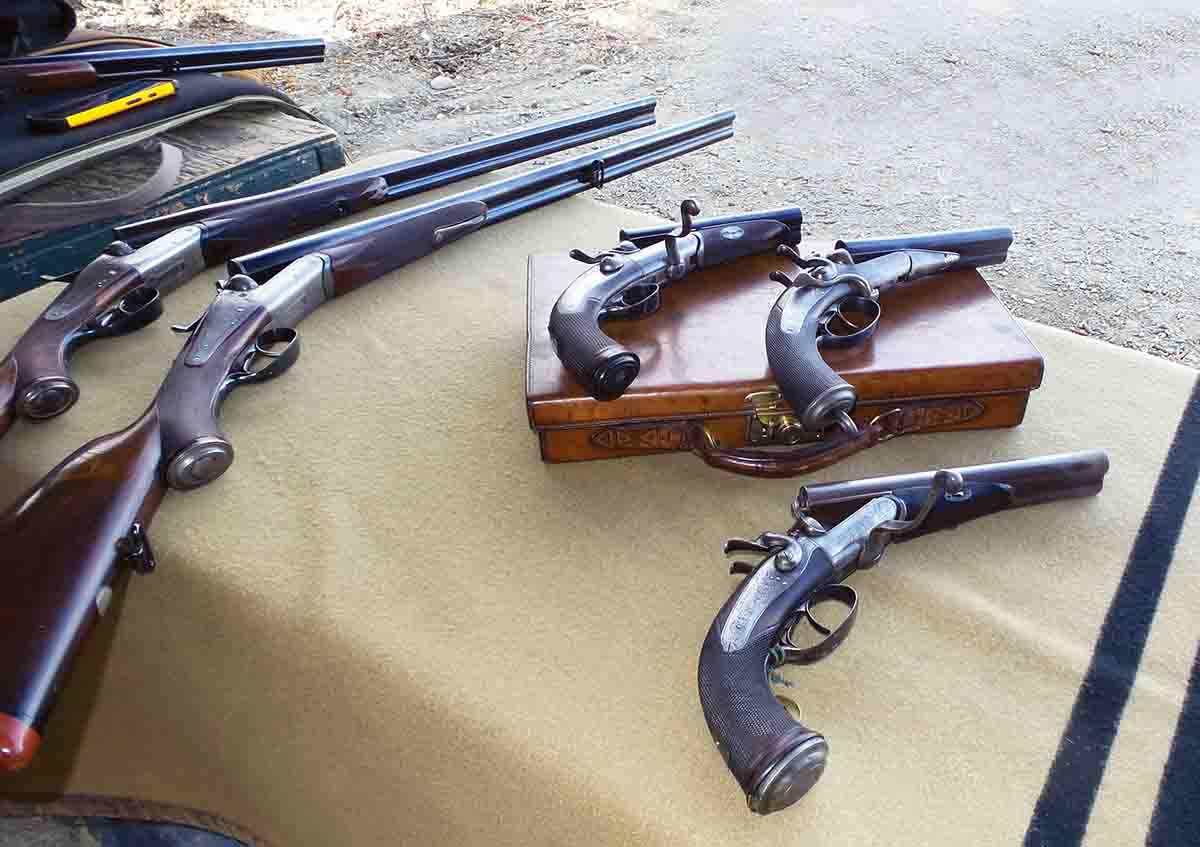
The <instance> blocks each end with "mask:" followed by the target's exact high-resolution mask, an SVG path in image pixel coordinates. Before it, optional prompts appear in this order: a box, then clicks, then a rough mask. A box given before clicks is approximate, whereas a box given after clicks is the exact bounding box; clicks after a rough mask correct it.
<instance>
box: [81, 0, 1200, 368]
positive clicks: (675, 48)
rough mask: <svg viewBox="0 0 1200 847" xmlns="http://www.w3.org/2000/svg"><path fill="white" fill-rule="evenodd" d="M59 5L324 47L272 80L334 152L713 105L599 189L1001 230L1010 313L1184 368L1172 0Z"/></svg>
mask: <svg viewBox="0 0 1200 847" xmlns="http://www.w3.org/2000/svg"><path fill="white" fill-rule="evenodd" d="M77 5H78V7H79V12H80V19H81V21H83V22H84V24H85V25H93V26H97V27H103V28H109V29H120V30H124V31H130V32H136V33H141V34H149V35H155V36H158V37H161V38H164V39H168V40H171V41H175V42H178V43H188V42H197V41H213V40H222V39H224V40H239V39H247V38H263V37H278V36H284V35H286V36H296V35H322V36H324V37H325V38H326V39H328V40H329V41H330V54H329V58H328V60H327V61H326V63H325V64H324V65H319V66H311V67H303V68H288V69H281V70H279V71H277V72H273V74H272V76H271V80H272V81H273V82H275V83H276V84H278V85H280V86H281V87H283V88H284V89H285V90H287V91H288V92H289V93H290V94H291V95H292V96H293V97H294V98H295V99H296V100H297V101H298V102H299V103H300V104H301V105H302V106H304V107H306V108H308V109H309V110H310V111H312V112H313V113H314V114H316V115H318V116H319V117H321V118H322V119H323V120H325V121H326V122H328V123H329V124H331V125H332V126H333V127H335V128H336V129H337V130H338V131H339V132H340V133H341V134H342V136H343V139H344V142H345V144H346V147H347V149H348V151H349V152H350V153H351V154H352V155H355V156H360V155H366V154H370V153H374V152H379V151H382V150H387V149H389V148H416V149H436V148H438V147H443V146H447V145H451V144H456V143H460V142H463V141H466V140H470V139H474V138H478V137H480V136H484V135H488V134H491V133H493V132H497V131H501V130H504V129H509V128H513V127H516V126H519V125H522V124H529V123H533V122H537V121H541V120H545V119H548V118H551V117H555V116H560V115H563V114H567V113H570V112H574V111H580V110H585V109H587V108H589V107H592V108H595V107H598V106H600V105H602V104H608V103H615V102H618V101H621V100H626V99H631V98H634V97H637V96H645V95H651V94H652V95H655V96H657V97H658V98H659V108H658V115H659V124H660V125H667V124H670V123H673V122H676V121H679V120H682V119H685V118H688V117H693V116H699V115H701V114H705V113H708V112H711V111H715V110H718V109H726V108H732V109H735V110H736V111H737V112H738V120H737V124H736V128H737V135H736V136H735V138H734V139H732V140H731V141H727V142H724V143H722V144H720V145H716V146H714V147H711V148H708V149H707V150H705V151H702V152H699V153H695V154H692V155H690V156H687V157H685V158H683V159H681V160H678V161H675V162H671V163H668V164H665V165H660V166H657V167H655V168H652V169H649V170H647V171H644V172H642V173H639V174H635V175H633V176H631V177H627V178H625V179H623V180H621V181H620V182H618V183H613V184H612V185H610V186H609V187H607V188H605V189H604V191H603V192H601V193H600V194H601V196H602V198H603V199H607V200H609V201H612V202H616V203H620V204H624V205H626V206H629V207H632V208H639V209H646V210H650V211H653V212H656V213H658V214H662V215H669V216H671V217H675V216H677V210H678V204H679V201H680V200H681V199H682V198H685V197H691V198H694V199H695V200H696V201H697V202H698V203H699V204H700V207H701V209H702V210H703V212H704V213H705V214H719V213H725V212H732V211H738V210H745V209H752V208H761V207H767V206H776V205H784V204H789V203H794V204H797V205H799V206H801V207H802V208H803V209H804V211H805V214H806V217H807V222H808V224H809V225H808V226H806V231H807V232H811V233H812V234H814V235H822V236H836V237H854V236H862V235H869V234H886V233H901V232H911V231H919V230H932V229H948V228H958V227H971V226H983V225H990V224H1007V225H1010V226H1012V227H1013V229H1014V230H1015V231H1016V234H1017V236H1016V242H1015V243H1014V245H1013V249H1012V252H1011V253H1010V258H1009V261H1008V263H1007V264H1006V265H1004V266H1001V267H999V268H993V269H989V271H988V278H989V281H991V282H992V284H993V286H994V287H995V288H996V289H997V291H998V292H999V294H1000V295H1001V297H1002V298H1003V299H1004V301H1005V302H1006V303H1007V304H1008V306H1009V307H1010V308H1011V309H1012V310H1013V312H1015V313H1016V314H1018V315H1020V316H1021V317H1025V318H1030V319H1032V320H1036V321H1041V322H1043V323H1048V324H1052V325H1054V326H1058V327H1062V328H1064V329H1068V330H1071V331H1074V332H1077V333H1080V334H1083V335H1090V336H1094V337H1097V338H1102V339H1105V340H1107V341H1111V342H1113V343H1116V344H1122V345H1125V346H1127V347H1132V348H1135V349H1138V350H1144V351H1147V352H1149V353H1152V354H1154V355H1157V356H1162V357H1164V358H1169V359H1173V360H1175V361H1178V362H1182V363H1185V364H1189V365H1191V366H1193V367H1195V366H1198V365H1200V267H1198V260H1200V202H1198V201H1197V198H1198V197H1200V145H1198V144H1197V142H1196V139H1197V129H1198V127H1200V122H1198V120H1197V117H1198V115H1200V61H1198V59H1200V8H1198V7H1197V6H1196V3H1195V0H1145V2H1139V0H1023V1H1022V2H1015V0H963V2H960V3H953V4H950V3H943V2H940V1H939V0H907V2H900V1H899V0H861V2H857V3H854V4H842V3H837V2H833V1H832V0H802V2H789V1H788V0H740V2H737V3H733V2H724V3H722V2H718V1H717V0H598V1H597V2H581V1H580V0H528V1H527V2H502V0H492V2H486V0H485V2H479V0H432V1H431V2H388V0H371V2H368V0H310V2H303V1H302V0H253V1H251V0H133V1H132V2H114V1H113V0H81V2H79V3H78V4H77ZM614 236H615V233H614ZM581 246H585V247H595V246H600V245H581Z"/></svg>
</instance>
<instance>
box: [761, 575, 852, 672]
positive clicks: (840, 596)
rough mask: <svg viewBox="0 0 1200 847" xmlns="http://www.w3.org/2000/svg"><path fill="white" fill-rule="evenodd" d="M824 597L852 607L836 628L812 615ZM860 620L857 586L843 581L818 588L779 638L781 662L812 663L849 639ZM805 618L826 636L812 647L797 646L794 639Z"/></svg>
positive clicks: (789, 663)
mask: <svg viewBox="0 0 1200 847" xmlns="http://www.w3.org/2000/svg"><path fill="white" fill-rule="evenodd" d="M822 600H833V601H834V602H837V603H841V604H842V605H843V606H845V607H846V608H847V609H849V612H848V613H847V614H846V618H845V620H843V621H842V622H841V623H840V624H838V625H837V626H836V627H835V628H833V629H830V628H829V627H827V626H825V625H824V624H823V623H821V622H820V621H818V620H817V619H816V618H814V617H813V615H812V611H811V607H812V606H813V604H815V603H819V602H821V601H822ZM857 619H858V592H856V591H855V590H854V589H853V588H851V587H850V586H849V585H843V584H841V583H837V584H835V585H825V586H822V587H821V588H818V589H817V590H816V591H814V592H813V593H812V594H810V595H809V597H808V599H807V600H806V601H805V602H804V605H803V606H801V607H800V608H799V609H797V610H796V614H795V616H794V617H792V619H791V620H790V621H788V623H787V625H786V626H784V628H783V634H782V635H781V636H780V637H779V645H778V647H777V649H778V651H779V653H780V660H779V662H780V664H787V665H811V664H814V663H815V662H819V661H821V660H822V659H824V658H825V657H826V656H828V655H829V654H830V653H832V652H833V651H834V650H836V649H837V648H838V647H839V646H840V645H841V643H842V642H843V641H845V640H846V637H847V636H848V635H849V634H850V629H851V628H852V627H853V626H854V621H855V620H857ZM801 620H805V621H808V624H809V626H811V627H812V628H813V629H815V630H816V631H817V632H818V633H820V634H821V635H823V636H825V637H824V638H823V639H821V641H820V642H819V643H817V644H814V645H812V646H811V647H799V646H797V645H796V643H795V642H794V641H792V630H793V629H795V627H796V625H797V624H798V623H800V621H801Z"/></svg>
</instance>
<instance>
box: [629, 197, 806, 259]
mask: <svg viewBox="0 0 1200 847" xmlns="http://www.w3.org/2000/svg"><path fill="white" fill-rule="evenodd" d="M750 221H779V222H780V223H782V224H784V225H786V226H787V227H788V229H789V230H790V231H791V232H790V235H789V237H788V239H787V242H788V243H789V244H797V243H799V241H800V226H801V224H803V223H804V213H803V212H802V211H801V210H800V207H799V206H784V207H782V208H780V209H764V210H761V211H757V212H742V213H741V214H733V215H719V216H717V217H712V218H695V219H694V220H693V221H692V228H693V229H707V228H711V227H716V226H729V225H730V224H744V223H748V222H750ZM678 228H679V224H677V223H668V224H658V225H656V226H645V227H639V228H637V229H623V230H621V236H620V238H621V240H622V241H628V242H630V243H632V244H633V245H635V246H636V247H638V248H639V249H641V248H642V247H649V246H650V245H651V244H657V243H658V242H660V241H662V240H663V239H664V238H666V237H667V236H668V235H670V234H671V233H672V232H674V231H675V230H676V229H678Z"/></svg>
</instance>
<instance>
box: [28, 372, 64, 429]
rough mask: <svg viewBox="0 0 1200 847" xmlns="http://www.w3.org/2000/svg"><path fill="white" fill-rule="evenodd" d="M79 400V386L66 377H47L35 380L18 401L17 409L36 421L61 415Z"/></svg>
mask: <svg viewBox="0 0 1200 847" xmlns="http://www.w3.org/2000/svg"><path fill="white" fill-rule="evenodd" d="M78 399H79V386H77V385H76V384H75V383H74V382H72V381H71V380H70V379H67V378H66V377H61V376H45V377H41V378H40V379H35V380H34V381H33V382H31V383H30V384H29V385H28V386H26V387H25V390H24V391H22V392H21V396H20V397H19V398H18V400H17V408H18V410H19V411H20V412H21V414H22V415H24V416H25V417H27V418H31V419H32V420H35V421H40V420H46V419H47V418H53V417H55V416H57V415H61V414H62V413H63V412H65V411H66V410H67V409H69V408H71V407H72V406H74V405H75V401H76V400H78Z"/></svg>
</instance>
